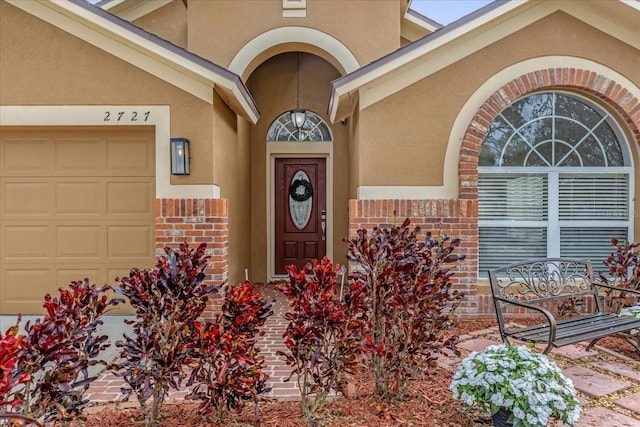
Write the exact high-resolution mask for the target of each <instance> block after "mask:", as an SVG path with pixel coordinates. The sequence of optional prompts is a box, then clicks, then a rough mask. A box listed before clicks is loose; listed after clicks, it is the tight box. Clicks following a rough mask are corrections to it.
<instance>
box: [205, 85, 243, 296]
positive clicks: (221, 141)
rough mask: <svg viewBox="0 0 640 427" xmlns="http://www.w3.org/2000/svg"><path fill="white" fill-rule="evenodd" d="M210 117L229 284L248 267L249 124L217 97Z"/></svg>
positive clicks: (239, 276)
mask: <svg viewBox="0 0 640 427" xmlns="http://www.w3.org/2000/svg"><path fill="white" fill-rule="evenodd" d="M214 114H215V120H214V129H213V134H214V141H215V144H214V159H213V161H214V163H215V166H214V170H215V183H216V185H219V186H220V196H221V197H223V198H225V199H226V200H228V205H229V255H230V256H229V265H228V270H229V271H228V273H229V281H230V283H240V282H242V281H244V278H245V276H244V271H245V268H249V267H250V266H251V193H252V192H251V191H249V189H250V185H251V182H250V177H251V150H250V149H251V146H250V143H251V140H250V124H249V123H248V122H247V121H245V120H244V119H241V118H237V117H236V115H235V114H234V113H233V112H232V111H230V110H229V109H228V108H227V107H226V105H225V104H224V102H223V101H222V100H221V99H220V97H218V96H217V95H216V97H215V98H214ZM239 128H240V129H245V130H244V131H243V132H239V131H238V129H239Z"/></svg>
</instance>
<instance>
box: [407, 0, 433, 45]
mask: <svg viewBox="0 0 640 427" xmlns="http://www.w3.org/2000/svg"><path fill="white" fill-rule="evenodd" d="M412 2H413V0H409V1H408V2H407V6H406V10H405V12H404V14H403V15H402V19H401V20H400V36H401V37H403V38H405V39H407V40H409V41H416V40H418V39H419V38H421V37H424V36H426V35H427V34H431V33H433V32H434V31H435V30H437V29H438V28H442V25H441V24H439V23H438V22H436V21H434V20H433V19H430V18H428V17H426V16H424V15H422V14H420V13H418V12H416V11H415V10H412V9H411V3H412Z"/></svg>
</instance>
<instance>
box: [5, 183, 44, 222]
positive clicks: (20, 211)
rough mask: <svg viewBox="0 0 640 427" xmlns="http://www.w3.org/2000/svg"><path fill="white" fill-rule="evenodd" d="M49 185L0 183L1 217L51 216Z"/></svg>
mask: <svg viewBox="0 0 640 427" xmlns="http://www.w3.org/2000/svg"><path fill="white" fill-rule="evenodd" d="M51 190H52V186H51V183H49V182H46V181H33V180H29V181H26V180H25V181H22V182H18V181H14V180H4V181H3V182H2V199H3V203H2V206H3V212H2V214H3V216H4V217H5V218H10V217H12V216H15V217H23V216H25V215H28V216H47V215H50V214H51V211H52V206H53V203H52V202H53V199H52V196H51V193H52V191H51Z"/></svg>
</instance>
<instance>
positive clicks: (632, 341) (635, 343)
mask: <svg viewBox="0 0 640 427" xmlns="http://www.w3.org/2000/svg"><path fill="white" fill-rule="evenodd" d="M611 336H613V337H618V338H622V339H624V340H625V341H626V342H628V343H629V344H631V345H632V346H633V348H635V349H636V350H638V352H640V345H639V344H638V341H636V340H635V339H633V338H632V337H630V336H629V335H628V334H617V335H611ZM598 341H600V338H596V339H594V340H593V341H591V342H590V343H589V345H588V346H587V348H586V349H585V350H587V351H589V350H591V349H592V348H593V346H594V345H596V343H597V342H598Z"/></svg>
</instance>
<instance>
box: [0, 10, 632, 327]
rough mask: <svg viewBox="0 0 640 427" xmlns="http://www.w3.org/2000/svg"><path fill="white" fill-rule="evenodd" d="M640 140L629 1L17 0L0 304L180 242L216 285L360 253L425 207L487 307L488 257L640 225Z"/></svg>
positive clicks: (468, 290) (606, 245) (573, 252)
mask: <svg viewBox="0 0 640 427" xmlns="http://www.w3.org/2000/svg"><path fill="white" fill-rule="evenodd" d="M292 112H296V113H301V115H299V116H298V118H299V119H300V122H298V123H296V116H295V115H292ZM172 139H174V140H177V141H184V140H185V139H186V140H188V141H189V146H188V147H189V154H188V155H187V157H188V159H189V173H188V174H183V173H182V171H179V172H180V174H173V173H172V151H171V150H172V148H171V141H172ZM639 143H640V1H637V0H582V1H580V2H577V1H572V0H568V1H563V0H529V1H505V0H497V1H495V2H493V3H491V4H489V5H487V6H486V7H484V8H482V9H480V10H478V11H476V12H474V13H472V14H470V15H468V16H466V17H464V18H462V19H460V20H459V21H456V22H453V23H451V24H449V25H447V26H441V25H439V24H437V23H436V22H434V21H432V20H430V19H429V18H427V17H424V16H422V15H420V14H418V13H416V12H414V11H413V10H412V9H411V5H410V2H409V1H408V0H359V1H337V0H336V1H333V0H264V1H252V0H216V1H209V0H147V1H144V0H103V1H101V2H99V3H97V4H95V5H93V4H90V3H88V2H85V1H84V0H64V1H62V0H61V1H51V0H2V1H0V313H2V314H14V313H17V312H23V313H34V312H38V311H39V310H40V308H39V307H40V300H41V298H42V295H44V294H45V293H47V292H55V290H56V289H57V288H58V287H59V286H61V285H63V284H65V283H68V282H69V281H70V280H78V279H80V278H84V277H89V278H90V279H91V280H92V281H93V282H97V283H103V282H106V283H110V284H113V282H114V280H115V278H116V277H119V276H123V275H126V274H128V271H129V270H130V269H131V268H132V267H150V266H152V265H153V264H154V259H155V256H156V255H158V254H162V253H163V248H164V247H165V246H167V245H177V244H179V243H181V242H184V241H187V242H189V243H190V244H191V245H192V246H193V245H196V244H198V243H200V242H205V243H207V245H208V249H209V252H210V254H211V256H212V263H211V268H210V275H209V280H211V281H213V282H215V283H219V284H224V283H229V282H232V283H233V282H239V281H242V280H244V279H245V277H248V278H250V279H251V280H252V281H255V282H266V281H269V280H271V279H274V278H277V277H280V276H282V275H283V274H284V273H285V270H284V265H287V264H298V265H301V264H302V263H304V262H305V261H306V260H309V259H311V258H320V257H322V256H324V255H327V256H329V257H330V258H332V259H333V260H334V261H335V262H338V263H341V264H344V263H346V258H345V251H346V246H345V244H344V242H343V238H344V237H347V236H352V235H354V234H355V232H356V230H357V229H358V228H361V227H366V228H371V227H373V226H375V225H378V224H399V223H401V222H402V221H403V220H404V218H406V217H409V218H410V219H411V221H412V224H415V225H421V226H422V227H423V228H424V229H426V230H432V231H433V232H434V233H435V234H440V233H446V234H449V235H451V236H456V237H460V238H461V239H462V240H463V243H462V246H461V248H460V250H461V252H463V253H465V254H466V260H465V261H464V262H463V263H461V265H460V266H459V267H458V272H457V274H456V284H455V286H456V287H457V288H458V289H460V290H461V291H462V292H464V294H465V299H464V302H463V304H462V306H461V307H460V311H459V313H461V314H462V315H464V316H469V317H474V316H481V315H486V314H489V313H491V303H490V299H489V288H488V280H487V274H486V271H487V269H488V268H492V267H495V266H498V265H502V264H505V263H507V262H509V261H515V260H517V259H523V258H529V257H534V256H572V257H580V258H588V259H592V260H593V262H594V265H596V267H598V266H599V265H600V264H601V261H602V260H603V259H604V258H606V256H607V255H608V254H609V253H610V252H611V249H612V247H611V245H610V239H611V237H618V238H621V239H628V240H637V234H636V230H638V226H637V225H638V224H637V222H638V219H637V215H636V212H637V211H638V208H636V198H635V192H636V187H638V186H637V185H636V184H637V182H638V171H637V170H636V169H635V167H634V165H635V163H637V162H638V144H639ZM176 153H177V151H175V150H174V152H173V154H176ZM177 157H179V156H177ZM174 160H177V159H174ZM639 188H640V187H639Z"/></svg>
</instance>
